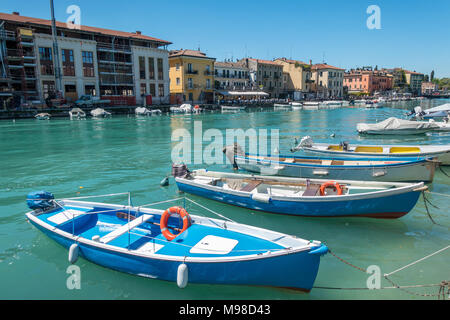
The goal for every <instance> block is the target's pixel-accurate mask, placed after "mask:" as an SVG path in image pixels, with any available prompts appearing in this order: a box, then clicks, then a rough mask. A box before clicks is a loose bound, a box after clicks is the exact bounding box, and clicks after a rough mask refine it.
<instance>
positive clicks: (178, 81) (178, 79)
mask: <svg viewBox="0 0 450 320" xmlns="http://www.w3.org/2000/svg"><path fill="white" fill-rule="evenodd" d="M179 85H180V78H177V86H179Z"/></svg>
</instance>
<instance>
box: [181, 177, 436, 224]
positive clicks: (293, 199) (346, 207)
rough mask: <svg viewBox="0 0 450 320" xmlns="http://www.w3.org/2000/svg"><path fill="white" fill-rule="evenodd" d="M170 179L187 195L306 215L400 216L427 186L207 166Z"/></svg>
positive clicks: (265, 209) (275, 211) (277, 211)
mask: <svg viewBox="0 0 450 320" xmlns="http://www.w3.org/2000/svg"><path fill="white" fill-rule="evenodd" d="M175 179H176V183H177V186H178V189H179V190H180V191H183V192H186V193H191V194H195V195H197V196H201V197H205V198H208V199H212V200H216V201H220V202H223V203H227V204H232V205H236V206H240V207H244V208H248V209H252V210H258V211H265V212H270V213H278V214H286V215H295V216H308V217H348V216H350V217H370V218H384V219H395V218H400V217H402V216H404V215H406V214H407V213H408V212H410V211H411V210H412V209H413V208H414V206H415V205H416V203H417V200H418V199H419V196H420V193H421V192H422V191H425V190H426V189H427V187H426V186H424V183H423V182H419V183H401V182H398V183H393V182H367V181H350V180H336V181H329V180H323V179H311V180H310V179H299V178H287V177H273V176H255V175H248V174H236V173H223V172H213V171H207V170H196V171H193V172H190V173H189V174H188V175H187V176H181V177H180V176H175Z"/></svg>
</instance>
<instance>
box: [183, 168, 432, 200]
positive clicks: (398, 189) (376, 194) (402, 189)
mask: <svg viewBox="0 0 450 320" xmlns="http://www.w3.org/2000/svg"><path fill="white" fill-rule="evenodd" d="M209 172H212V171H209ZM194 173H195V171H194ZM217 178H218V177H217ZM224 178H225V177H224ZM226 178H229V179H233V177H231V176H228V177H226ZM245 178H252V179H255V178H261V179H263V180H266V179H267V180H269V179H270V180H275V181H277V180H285V179H286V180H287V179H296V178H287V177H276V178H274V177H271V176H250V175H240V174H236V176H235V177H234V179H245ZM279 178H284V179H279ZM175 180H176V182H181V183H184V184H188V185H191V186H197V187H200V188H203V189H208V190H213V191H220V192H223V193H228V194H232V195H236V196H241V197H243V196H244V197H247V198H248V197H250V198H251V196H252V195H253V193H252V192H246V191H240V190H228V189H224V188H223V187H218V186H213V185H208V184H202V183H199V182H194V181H193V180H188V179H183V178H179V177H177V178H175ZM297 180H298V179H297ZM301 180H305V181H306V179H301ZM310 181H323V182H327V181H330V180H323V179H311V180H310ZM333 181H336V182H338V183H342V184H345V183H349V184H351V183H352V182H357V181H352V180H333ZM377 183H378V184H379V185H383V184H385V185H388V184H389V183H386V182H378V181H374V184H377ZM370 184H372V182H370V183H368V185H370ZM392 185H394V186H395V188H393V189H385V190H379V191H372V192H365V193H358V194H351V195H349V194H346V195H330V196H326V197H321V196H298V197H287V196H285V197H283V196H272V195H271V196H270V199H272V200H275V201H289V202H315V201H317V199H320V201H324V202H339V201H353V200H366V199H375V198H382V197H386V196H394V195H399V194H405V193H409V192H419V191H414V189H419V188H421V187H423V186H424V185H425V183H424V182H418V183H401V182H399V183H397V182H396V183H392ZM396 185H399V186H396Z"/></svg>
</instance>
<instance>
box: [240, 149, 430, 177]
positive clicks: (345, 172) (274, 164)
mask: <svg viewBox="0 0 450 320" xmlns="http://www.w3.org/2000/svg"><path fill="white" fill-rule="evenodd" d="M232 163H233V162H232ZM234 163H235V164H236V165H237V166H238V167H239V168H241V169H244V170H247V171H250V172H256V173H260V174H263V175H278V176H285V177H297V178H323V179H325V178H326V179H333V180H362V181H397V182H416V181H424V182H427V183H431V182H432V181H433V178H434V173H435V169H436V167H437V166H438V163H437V162H436V161H433V160H428V159H424V158H419V159H417V158H398V159H392V158H391V159H390V158H355V159H350V158H340V157H323V156H322V157H313V156H311V157H309V156H301V157H300V156H299V157H294V156H281V155H280V156H270V155H269V156H257V155H251V154H243V155H235V156H234Z"/></svg>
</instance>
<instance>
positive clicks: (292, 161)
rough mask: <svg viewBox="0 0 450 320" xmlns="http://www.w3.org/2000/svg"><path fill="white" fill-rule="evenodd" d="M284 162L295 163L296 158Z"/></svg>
mask: <svg viewBox="0 0 450 320" xmlns="http://www.w3.org/2000/svg"><path fill="white" fill-rule="evenodd" d="M283 162H287V163H294V162H295V159H294V158H286V159H285V160H284V161H283Z"/></svg>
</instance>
